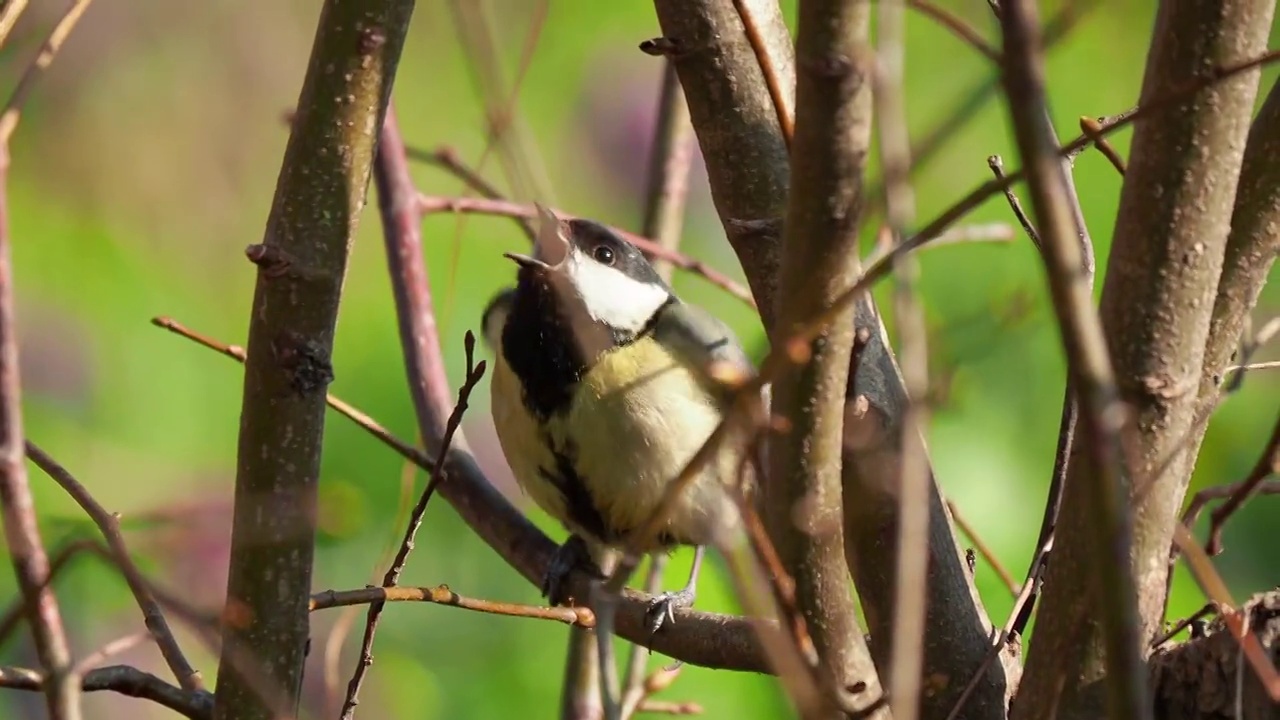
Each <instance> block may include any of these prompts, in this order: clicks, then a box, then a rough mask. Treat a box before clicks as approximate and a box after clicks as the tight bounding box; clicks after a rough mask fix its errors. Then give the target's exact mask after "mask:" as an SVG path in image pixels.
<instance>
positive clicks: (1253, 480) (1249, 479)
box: [1205, 418, 1280, 555]
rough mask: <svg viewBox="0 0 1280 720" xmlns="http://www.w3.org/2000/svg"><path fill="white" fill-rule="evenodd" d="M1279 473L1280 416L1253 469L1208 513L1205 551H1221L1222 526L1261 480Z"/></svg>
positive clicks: (1210, 552)
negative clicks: (1207, 536)
mask: <svg viewBox="0 0 1280 720" xmlns="http://www.w3.org/2000/svg"><path fill="white" fill-rule="evenodd" d="M1277 473H1280V418H1278V419H1277V420H1276V424H1275V427H1274V428H1272V430H1271V438H1270V439H1268V440H1267V444H1266V446H1265V447H1264V448H1263V450H1262V455H1261V456H1260V457H1259V458H1258V462H1257V463H1255V464H1254V466H1253V469H1252V470H1250V471H1249V474H1248V475H1247V476H1245V478H1244V479H1243V480H1241V481H1240V482H1238V483H1236V484H1235V485H1234V486H1233V490H1232V492H1231V494H1230V495H1229V496H1228V497H1227V499H1226V501H1225V502H1223V503H1222V504H1221V505H1219V506H1218V507H1217V508H1215V509H1214V511H1213V512H1212V513H1210V514H1209V541H1208V542H1207V543H1206V544H1205V552H1207V553H1209V554H1210V555H1217V554H1218V553H1220V552H1222V526H1223V525H1225V524H1226V522H1227V520H1229V519H1230V518H1231V516H1232V515H1233V514H1234V513H1235V512H1236V511H1237V510H1239V509H1240V507H1241V506H1242V505H1243V504H1244V502H1245V501H1246V500H1248V499H1249V496H1250V495H1252V494H1254V493H1255V492H1257V491H1258V489H1259V487H1260V486H1261V485H1262V482H1263V481H1264V480H1266V478H1268V477H1269V476H1271V475H1275V474H1277Z"/></svg>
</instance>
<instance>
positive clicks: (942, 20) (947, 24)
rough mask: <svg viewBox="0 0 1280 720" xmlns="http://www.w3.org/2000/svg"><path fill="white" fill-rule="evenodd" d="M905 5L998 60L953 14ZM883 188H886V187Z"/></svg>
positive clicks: (915, 2) (923, 4)
mask: <svg viewBox="0 0 1280 720" xmlns="http://www.w3.org/2000/svg"><path fill="white" fill-rule="evenodd" d="M907 5H908V6H909V7H911V9H913V10H915V11H917V12H919V13H920V14H921V15H924V16H925V17H927V18H929V19H930V20H933V21H934V22H936V23H938V24H939V25H941V26H942V27H944V28H946V29H947V30H948V31H949V32H950V33H951V34H952V35H955V36H956V37H957V38H960V40H961V41H962V42H964V43H965V44H967V45H968V46H969V47H971V48H973V49H974V50H977V51H978V53H979V54H981V55H982V56H984V57H985V58H987V59H988V60H990V61H991V62H993V63H999V62H1000V51H999V50H997V49H995V48H994V47H992V46H991V44H990V43H988V42H987V41H986V40H983V39H982V36H981V35H979V34H978V31H977V30H975V29H974V28H973V27H972V26H970V25H969V24H968V23H966V22H965V21H964V20H962V19H961V18H959V17H957V16H956V15H955V14H953V13H951V12H949V11H947V10H945V9H943V8H941V7H938V6H937V5H934V4H933V3H931V2H927V0H907ZM886 179H887V178H886ZM885 189H886V190H887V189H888V188H885Z"/></svg>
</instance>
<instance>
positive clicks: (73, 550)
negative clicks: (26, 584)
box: [0, 540, 111, 645]
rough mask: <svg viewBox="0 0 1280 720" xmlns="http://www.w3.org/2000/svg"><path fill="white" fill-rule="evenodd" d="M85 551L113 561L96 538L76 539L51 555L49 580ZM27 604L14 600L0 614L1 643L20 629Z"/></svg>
mask: <svg viewBox="0 0 1280 720" xmlns="http://www.w3.org/2000/svg"><path fill="white" fill-rule="evenodd" d="M85 552H96V553H98V554H99V555H100V556H101V557H102V558H103V559H105V560H107V561H108V562H110V561H111V554H110V552H109V551H108V550H107V549H106V548H105V547H103V546H102V544H101V543H98V542H96V541H94V540H74V541H72V542H69V543H67V544H66V545H63V546H62V547H60V548H58V549H57V550H55V551H54V552H53V554H51V555H50V556H49V577H48V582H49V583H52V582H53V581H54V579H56V578H57V577H58V575H59V574H60V573H61V572H62V571H63V570H64V569H65V568H66V567H67V566H68V564H69V563H70V562H71V561H72V560H73V559H75V558H76V557H78V556H79V555H81V554H82V553H85ZM26 613H27V606H26V603H25V602H23V600H22V598H17V599H16V600H14V602H13V604H12V605H10V606H9V609H8V610H5V611H4V614H3V615H0V645H3V644H4V643H5V641H7V640H8V639H9V636H10V635H12V634H13V632H14V631H15V630H17V629H18V625H19V624H20V623H21V622H22V620H23V618H24V617H26Z"/></svg>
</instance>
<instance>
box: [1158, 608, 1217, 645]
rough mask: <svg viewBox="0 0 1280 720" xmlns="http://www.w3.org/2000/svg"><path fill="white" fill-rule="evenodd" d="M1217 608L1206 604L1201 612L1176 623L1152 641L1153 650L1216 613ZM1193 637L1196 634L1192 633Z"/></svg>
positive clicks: (1196, 612) (1198, 611)
mask: <svg viewBox="0 0 1280 720" xmlns="http://www.w3.org/2000/svg"><path fill="white" fill-rule="evenodd" d="M1216 608H1217V606H1216V605H1214V604H1213V603H1206V604H1205V605H1204V607H1201V608H1200V609H1199V610H1197V611H1195V612H1193V613H1191V614H1190V615H1188V616H1186V617H1185V618H1183V619H1181V620H1179V621H1178V622H1176V623H1174V624H1173V626H1172V627H1170V628H1169V629H1168V630H1167V631H1165V633H1164V634H1163V635H1160V636H1158V637H1156V639H1155V640H1152V641H1151V649H1152V650H1154V649H1156V648H1158V647H1160V646H1161V645H1163V644H1165V643H1167V642H1169V641H1170V640H1172V639H1173V637H1174V636H1175V635H1177V634H1178V633H1180V632H1182V631H1183V630H1186V629H1187V628H1188V627H1190V626H1192V625H1193V624H1195V622H1196V621H1197V620H1200V619H1201V618H1203V617H1204V616H1206V615H1209V614H1210V613H1212V612H1214V610H1216ZM1192 636H1193V637H1194V633H1192Z"/></svg>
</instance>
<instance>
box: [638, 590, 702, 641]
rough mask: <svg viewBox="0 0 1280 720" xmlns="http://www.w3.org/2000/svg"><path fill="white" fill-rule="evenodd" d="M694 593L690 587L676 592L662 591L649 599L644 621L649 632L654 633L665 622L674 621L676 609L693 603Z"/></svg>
mask: <svg viewBox="0 0 1280 720" xmlns="http://www.w3.org/2000/svg"><path fill="white" fill-rule="evenodd" d="M695 597H696V594H695V593H694V591H693V590H692V589H690V588H685V589H683V590H679V591H677V592H664V593H662V594H661V595H658V596H656V597H654V598H653V599H652V600H650V601H649V608H648V610H646V611H645V622H646V624H647V625H648V626H649V634H650V635H654V634H656V633H657V632H658V630H659V629H660V628H661V627H662V626H663V625H664V624H666V623H667V622H672V623H674V622H675V621H676V610H677V609H684V608H687V607H690V606H692V605H693V601H694V598H695Z"/></svg>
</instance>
